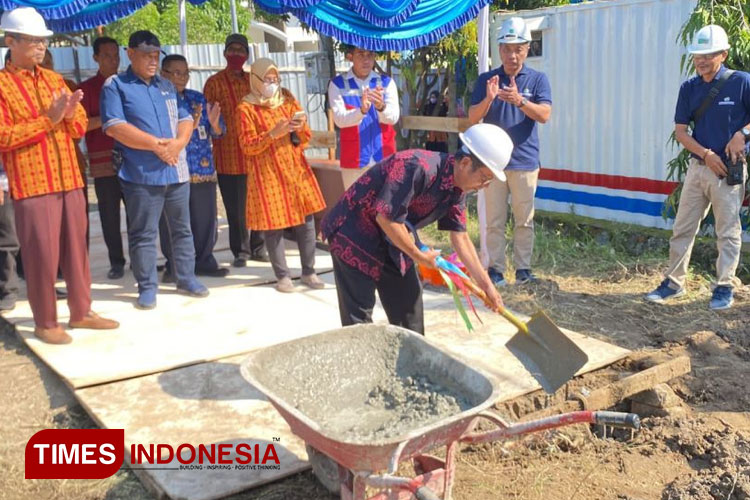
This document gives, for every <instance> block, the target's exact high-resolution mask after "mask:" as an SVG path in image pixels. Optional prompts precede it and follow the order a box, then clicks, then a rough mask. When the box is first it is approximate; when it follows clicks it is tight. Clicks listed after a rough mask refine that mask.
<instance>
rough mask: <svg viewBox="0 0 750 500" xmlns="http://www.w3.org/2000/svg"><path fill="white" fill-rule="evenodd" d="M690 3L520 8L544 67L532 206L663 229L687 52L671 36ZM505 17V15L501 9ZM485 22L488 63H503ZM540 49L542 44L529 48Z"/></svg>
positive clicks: (666, 0)
mask: <svg viewBox="0 0 750 500" xmlns="http://www.w3.org/2000/svg"><path fill="white" fill-rule="evenodd" d="M694 7H695V1H694V0H617V1H601V2H592V3H584V4H576V5H568V6H564V7H558V8H551V9H544V10H536V11H524V12H521V13H520V15H521V16H522V17H524V18H526V20H527V23H529V24H530V25H531V27H532V29H533V30H534V31H535V32H538V33H536V34H537V36H538V34H539V33H540V34H541V51H542V55H541V56H536V57H529V58H528V59H527V65H528V66H530V67H532V68H534V69H536V70H539V71H543V72H545V73H546V74H547V76H548V78H549V81H550V85H551V87H552V100H553V111H552V118H551V119H550V121H549V122H548V123H547V124H545V125H541V126H540V127H539V133H540V144H541V164H542V169H541V171H540V181H539V188H538V190H537V194H536V206H537V207H538V208H539V209H540V210H549V211H554V212H562V213H575V214H578V215H582V216H587V217H593V218H597V219H605V220H612V221H618V222H626V223H633V224H639V225H643V226H649V227H659V228H668V227H670V226H671V223H672V220H671V219H668V220H665V219H664V218H663V217H662V209H663V205H664V200H665V199H666V197H667V195H668V194H669V193H671V192H672V190H673V188H674V186H675V184H674V183H673V182H668V181H667V180H666V179H667V162H668V161H669V160H670V159H672V158H674V156H675V154H676V152H677V149H675V148H673V147H672V146H671V145H670V144H669V136H670V133H671V132H672V130H673V129H674V121H673V118H674V109H675V104H676V102H677V94H678V91H679V87H680V84H681V82H682V81H683V80H685V78H686V75H685V74H684V73H682V72H681V70H680V61H681V58H682V56H683V54H684V53H685V49H684V48H683V47H681V46H680V45H679V44H678V42H677V36H678V33H679V31H680V28H681V26H682V25H683V24H684V22H685V21H686V20H687V19H688V17H689V16H690V13H691V12H692V10H693V8H694ZM505 17H507V16H505ZM503 19H504V17H503V16H500V15H498V16H495V18H494V19H492V24H491V28H490V37H491V47H492V67H493V68H495V67H497V66H499V65H500V61H499V56H498V49H497V43H496V41H495V33H496V30H497V28H498V27H499V26H500V24H501V22H502V20H503ZM535 48H537V49H538V47H535Z"/></svg>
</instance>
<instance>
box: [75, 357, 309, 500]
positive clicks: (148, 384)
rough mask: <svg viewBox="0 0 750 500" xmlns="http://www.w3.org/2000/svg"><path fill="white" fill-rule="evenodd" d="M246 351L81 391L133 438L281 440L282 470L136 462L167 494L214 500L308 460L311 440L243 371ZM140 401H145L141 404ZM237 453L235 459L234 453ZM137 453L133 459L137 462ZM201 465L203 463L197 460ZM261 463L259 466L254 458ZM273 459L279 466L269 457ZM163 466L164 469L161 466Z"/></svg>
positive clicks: (105, 420) (99, 414)
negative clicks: (188, 467) (298, 434)
mask: <svg viewBox="0 0 750 500" xmlns="http://www.w3.org/2000/svg"><path fill="white" fill-rule="evenodd" d="M243 359H244V356H235V357H231V358H227V359H224V360H221V361H218V362H211V363H202V364H199V365H194V366H190V367H187V368H181V369H178V370H172V371H167V372H164V373H160V374H156V375H150V376H147V377H139V378H136V379H132V380H127V381H123V382H116V383H112V384H105V385H101V386H97V387H90V388H87V389H79V390H77V391H75V395H76V397H77V398H78V400H79V401H80V402H81V404H82V405H83V407H84V408H86V410H87V411H88V412H89V414H91V415H92V416H93V418H94V420H95V421H96V422H97V423H98V424H99V425H101V426H102V427H109V428H119V429H125V449H126V450H130V445H131V444H142V445H145V446H146V448H148V445H149V444H154V445H156V444H169V445H170V446H172V447H173V449H176V448H177V447H178V446H180V445H181V444H183V443H188V444H191V445H193V446H195V447H196V448H197V447H198V445H199V444H204V445H206V446H209V447H210V445H211V444H212V443H214V444H217V445H218V444H224V443H228V444H235V445H237V444H239V443H248V444H249V445H250V447H251V449H253V447H254V445H255V444H259V445H260V449H261V450H265V447H266V446H267V445H269V444H273V446H274V449H275V450H276V454H277V455H278V459H279V468H278V469H263V468H256V469H252V468H251V469H244V470H237V469H234V466H232V468H231V469H229V470H225V469H212V470H209V469H208V468H207V464H204V465H203V467H202V470H185V469H183V470H179V466H180V464H179V463H178V462H177V461H176V460H172V461H171V462H170V463H167V464H163V465H159V466H156V467H154V466H148V467H147V466H146V465H143V464H136V465H132V464H131V468H133V469H134V470H135V472H136V474H137V475H138V476H139V478H140V479H141V480H142V481H143V482H144V484H146V486H147V487H149V488H150V489H152V490H153V491H154V492H155V493H156V494H157V495H159V496H160V497H161V496H162V495H167V496H168V497H169V498H180V499H189V500H208V499H213V498H221V497H224V496H227V495H231V494H233V493H236V492H238V491H242V490H245V489H247V488H249V487H253V486H258V485H261V484H265V483H268V482H271V481H276V480H278V479H281V478H283V477H286V476H287V475H290V474H295V473H297V472H300V471H302V470H305V469H306V468H307V467H309V466H308V464H307V462H306V460H307V454H306V452H305V445H304V443H303V442H302V441H300V440H299V439H298V438H297V437H295V436H294V435H293V434H292V433H291V431H290V430H289V427H288V426H287V425H286V422H284V420H283V419H282V418H281V417H280V416H279V414H278V413H277V412H276V410H275V409H274V408H273V406H271V404H270V403H269V402H268V401H267V400H266V399H265V398H264V397H263V395H262V394H260V393H258V392H257V391H256V390H255V389H254V388H253V387H252V386H250V385H249V384H248V383H247V382H245V380H244V379H243V378H242V376H241V375H240V370H239V366H240V363H241V361H242V360H243ZM135 401H137V402H138V404H137V405H136V404H134V402H135ZM235 457H236V455H235V454H234V453H233V454H231V455H229V458H231V459H234V458H235ZM130 460H131V457H130V456H129V455H128V457H127V458H126V461H127V463H130ZM194 465H195V466H198V465H199V464H198V461H197V460H196V461H194ZM252 465H254V464H252ZM267 465H275V464H273V463H272V462H268V464H267ZM157 467H158V468H157Z"/></svg>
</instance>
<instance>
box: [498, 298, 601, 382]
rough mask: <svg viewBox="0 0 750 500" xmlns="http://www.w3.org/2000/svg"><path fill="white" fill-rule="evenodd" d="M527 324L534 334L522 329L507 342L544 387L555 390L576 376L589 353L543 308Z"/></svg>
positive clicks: (586, 360)
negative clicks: (524, 331) (564, 331)
mask: <svg viewBox="0 0 750 500" xmlns="http://www.w3.org/2000/svg"><path fill="white" fill-rule="evenodd" d="M527 326H528V328H529V332H530V333H533V335H528V334H526V333H523V332H521V331H519V332H518V333H516V334H515V335H514V336H513V337H511V339H510V340H509V341H508V342H507V343H506V344H505V346H506V347H507V348H508V350H510V352H511V353H513V355H514V356H515V357H516V358H517V359H518V360H519V361H520V362H521V363H522V364H523V366H524V368H526V370H527V371H528V372H529V373H531V375H532V376H533V377H534V378H535V379H536V381H537V382H539V385H541V386H542V389H544V391H545V392H547V393H548V394H552V393H554V392H555V391H557V390H558V389H559V388H560V387H562V386H563V385H565V383H566V382H567V381H568V380H570V379H571V378H573V376H574V375H575V374H576V372H578V370H580V369H581V368H582V367H583V365H585V364H586V363H587V362H588V360H589V357H588V355H587V354H586V353H585V352H583V351H582V350H581V348H580V347H578V346H577V345H576V344H575V342H573V341H572V340H570V338H569V337H568V336H567V335H565V333H563V331H562V330H560V328H559V327H558V326H557V325H555V324H554V323H553V322H552V320H551V319H549V317H548V316H547V315H546V314H544V312H542V311H539V312H537V313H536V314H534V316H532V317H531V319H530V320H529V322H528V323H527ZM540 342H541V343H540Z"/></svg>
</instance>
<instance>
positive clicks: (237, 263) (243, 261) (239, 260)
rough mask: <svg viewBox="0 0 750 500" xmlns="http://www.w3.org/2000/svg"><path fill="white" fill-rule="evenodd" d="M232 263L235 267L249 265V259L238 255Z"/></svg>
mask: <svg viewBox="0 0 750 500" xmlns="http://www.w3.org/2000/svg"><path fill="white" fill-rule="evenodd" d="M232 265H233V266H234V267H247V259H243V258H242V257H237V258H236V259H234V262H232Z"/></svg>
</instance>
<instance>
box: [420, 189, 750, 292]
mask: <svg viewBox="0 0 750 500" xmlns="http://www.w3.org/2000/svg"><path fill="white" fill-rule="evenodd" d="M467 208H468V210H467V212H468V214H467V231H468V233H469V236H470V237H471V239H472V241H473V242H474V244H475V246H476V247H477V248H479V220H478V216H477V209H476V196H471V197H470V198H469V199H468V202H467ZM535 222H536V224H535V242H534V256H533V259H532V265H533V268H534V269H535V270H537V271H540V272H542V273H544V274H549V275H557V276H574V275H575V276H582V277H594V276H598V275H601V274H608V273H610V272H612V271H613V270H623V269H625V270H636V271H639V272H644V271H646V272H648V271H650V270H655V269H657V268H659V267H664V266H666V264H667V261H668V258H669V236H670V235H671V232H670V231H665V230H660V229H651V228H643V227H640V226H634V225H631V224H620V223H616V222H608V221H599V220H594V219H587V218H584V217H578V216H572V215H567V214H552V213H544V212H537V216H536V221H535ZM420 237H421V238H422V240H423V241H424V242H425V243H426V244H427V245H430V246H433V247H435V248H439V249H441V250H443V251H444V252H446V253H447V252H451V251H452V250H451V245H450V239H449V234H448V232H447V231H439V230H438V229H437V223H435V224H431V225H430V226H427V227H425V228H423V229H422V230H420ZM512 238H513V221H512V218H510V220H509V221H508V226H507V227H506V239H507V242H508V248H507V249H506V256H507V259H508V262H507V268H508V269H509V270H511V271H512V269H513V266H512V263H513V255H512V252H513V246H512V245H513V239H512ZM715 258H716V242H715V240H714V239H713V238H699V239H698V240H697V241H696V245H695V250H694V252H693V258H692V264H693V266H692V269H691V271H692V274H693V276H692V278H700V279H701V280H702V281H710V280H711V277H712V276H713V273H714V262H715ZM745 267H748V266H747V265H746V266H745ZM747 273H748V269H745V268H743V267H742V266H740V268H739V269H738V274H739V275H740V276H743V275H746V274H747Z"/></svg>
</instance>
